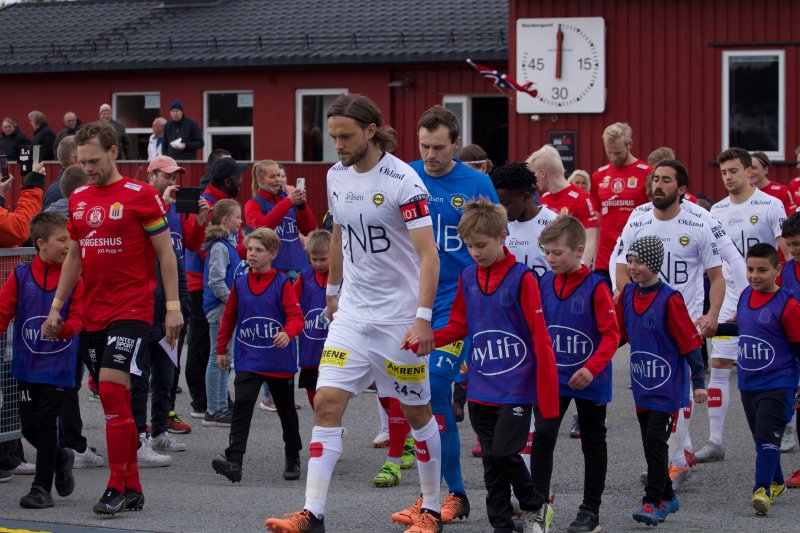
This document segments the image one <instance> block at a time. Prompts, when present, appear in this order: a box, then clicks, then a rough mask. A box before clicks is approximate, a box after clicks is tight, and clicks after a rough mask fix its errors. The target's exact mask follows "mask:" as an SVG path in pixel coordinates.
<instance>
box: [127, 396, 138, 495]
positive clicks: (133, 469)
mask: <svg viewBox="0 0 800 533" xmlns="http://www.w3.org/2000/svg"><path fill="white" fill-rule="evenodd" d="M126 398H127V401H128V406H129V407H130V405H131V390H130V389H127V390H126ZM129 431H130V434H131V436H130V443H131V445H130V448H129V449H128V469H127V471H126V473H125V488H126V489H131V490H135V491H136V492H142V483H141V482H140V481H139V459H138V457H139V456H138V455H137V451H138V450H139V433H138V432H137V431H136V422H134V421H133V415H131V423H130V427H129Z"/></svg>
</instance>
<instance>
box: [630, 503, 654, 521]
mask: <svg viewBox="0 0 800 533" xmlns="http://www.w3.org/2000/svg"><path fill="white" fill-rule="evenodd" d="M633 519H634V520H636V521H637V522H639V523H641V524H647V525H648V526H657V525H658V522H659V521H660V520H661V517H660V515H659V513H658V509H656V508H655V507H653V506H652V505H651V504H649V503H646V504H644V505H642V506H641V507H640V508H639V510H638V511H636V512H635V513H633Z"/></svg>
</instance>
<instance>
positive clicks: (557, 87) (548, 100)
mask: <svg viewBox="0 0 800 533" xmlns="http://www.w3.org/2000/svg"><path fill="white" fill-rule="evenodd" d="M605 34H606V25H605V20H604V19H603V17H574V18H549V19H518V20H517V81H518V82H520V83H527V82H529V81H532V82H534V87H535V88H536V89H537V90H538V94H537V95H536V96H535V97H534V96H531V95H529V94H526V93H524V92H518V93H517V113H602V112H603V111H604V110H605V107H606V57H605V56H606V44H605V43H606V35H605Z"/></svg>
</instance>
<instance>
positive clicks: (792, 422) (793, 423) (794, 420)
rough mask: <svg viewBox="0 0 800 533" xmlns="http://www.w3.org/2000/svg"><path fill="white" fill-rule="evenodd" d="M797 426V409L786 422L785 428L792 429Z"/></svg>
mask: <svg viewBox="0 0 800 533" xmlns="http://www.w3.org/2000/svg"><path fill="white" fill-rule="evenodd" d="M796 428H797V411H795V412H794V414H793V415H792V418H790V419H789V422H788V423H787V424H786V429H791V431H794V430H795V429H796Z"/></svg>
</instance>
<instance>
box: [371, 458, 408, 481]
mask: <svg viewBox="0 0 800 533" xmlns="http://www.w3.org/2000/svg"><path fill="white" fill-rule="evenodd" d="M401 479H403V476H402V474H400V467H399V466H397V465H396V464H394V463H393V462H391V461H386V462H385V463H384V464H383V466H382V467H381V469H380V470H379V471H378V473H377V475H376V476H375V477H374V478H372V483H373V484H374V485H375V486H376V487H396V486H397V485H399V484H400V480H401Z"/></svg>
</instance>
